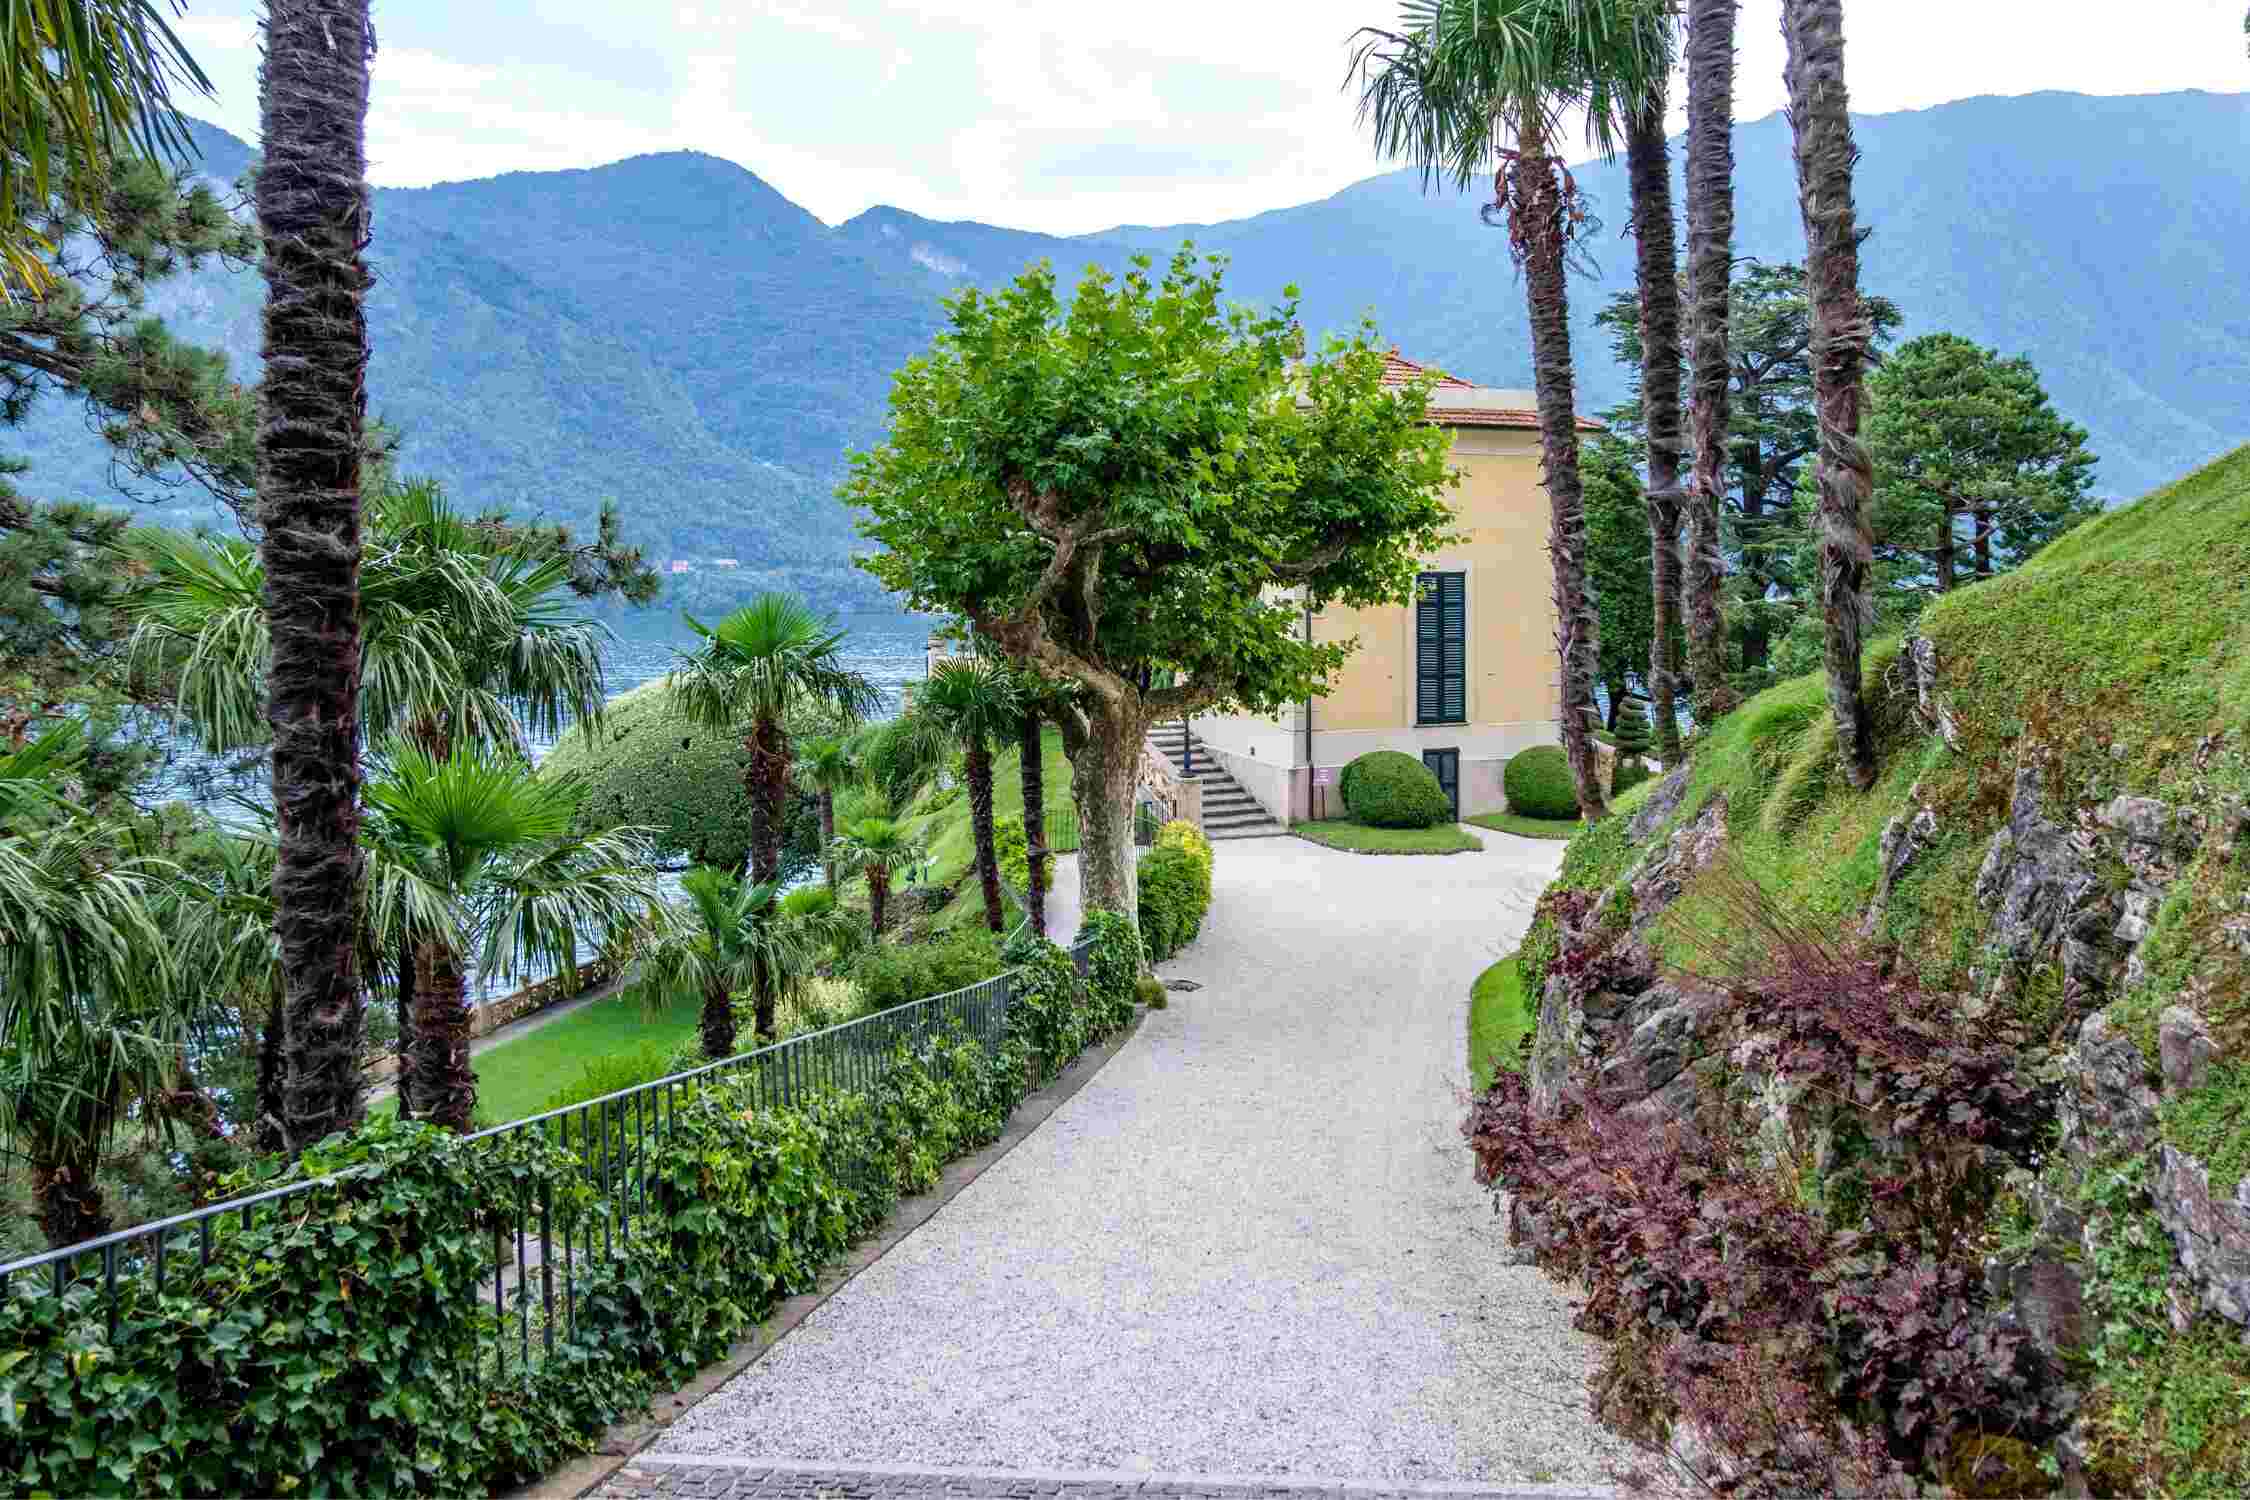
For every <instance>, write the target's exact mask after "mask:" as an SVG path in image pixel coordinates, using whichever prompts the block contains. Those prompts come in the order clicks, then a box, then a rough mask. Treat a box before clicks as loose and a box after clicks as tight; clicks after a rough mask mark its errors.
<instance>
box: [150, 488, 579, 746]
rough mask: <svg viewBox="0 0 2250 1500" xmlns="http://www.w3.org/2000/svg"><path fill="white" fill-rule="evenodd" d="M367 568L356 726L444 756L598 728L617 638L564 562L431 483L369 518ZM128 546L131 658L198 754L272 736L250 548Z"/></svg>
mask: <svg viewBox="0 0 2250 1500" xmlns="http://www.w3.org/2000/svg"><path fill="white" fill-rule="evenodd" d="M365 543H366V546H365V557H364V559H363V561H362V564H361V569H360V617H361V625H360V660H361V671H360V683H361V687H360V701H359V708H360V727H361V733H362V735H363V736H364V737H365V739H366V740H367V741H368V742H370V743H376V742H380V741H383V740H386V739H389V738H390V737H392V736H393V735H398V734H405V735H409V736H411V737H412V738H413V739H414V740H415V742H416V743H418V744H419V745H421V746H422V748H423V749H424V750H426V751H428V752H429V753H430V754H431V755H433V756H435V757H437V758H438V759H441V760H442V759H444V758H445V756H446V754H447V753H448V752H449V751H450V750H451V748H452V747H453V745H454V744H455V743H457V742H461V743H474V744H483V745H488V746H503V747H511V748H516V749H523V748H526V746H527V743H528V740H529V738H530V737H532V736H542V737H545V738H549V739H552V738H553V737H554V736H555V735H557V734H559V733H560V732H561V731H562V729H563V728H564V726H566V725H567V724H570V723H573V722H576V721H579V720H589V721H594V722H599V720H600V718H601V712H602V705H603V702H604V700H605V698H606V696H607V689H606V685H605V683H604V681H603V674H602V647H603V645H604V643H605V642H607V641H608V640H609V638H610V633H609V631H608V629H607V628H606V627H605V626H603V625H602V624H600V623H599V622H598V621H596V620H595V619H594V618H593V617H592V616H591V615H590V614H588V613H586V612H585V610H584V609H582V608H580V607H579V606H578V604H577V602H576V600H575V598H574V597H573V594H572V591H571V586H570V581H571V562H570V559H569V558H568V557H566V556H557V555H555V554H553V553H551V552H549V553H545V554H542V553H540V552H538V551H536V550H534V549H533V547H532V546H531V545H530V544H529V543H528V541H527V540H526V539H524V538H522V537H520V536H515V535H509V534H504V533H498V532H495V531H494V530H493V529H491V528H488V527H485V526H481V525H478V524H476V523H474V522H471V521H468V520H465V519H463V518H462V517H461V516H460V515H459V514H458V513H457V512H456V511H455V510H454V509H453V508H452V506H451V505H450V503H449V502H448V501H447V500H446V498H445V495H444V492H443V491H442V490H441V489H440V488H439V487H438V486H437V485H436V484H435V483H434V482H431V481H427V480H415V481H409V482H407V483H405V484H401V485H396V486H391V487H387V488H386V489H384V490H383V491H382V493H381V494H379V495H378V496H377V497H376V498H375V501H374V503H373V506H372V508H371V511H370V514H369V516H368V524H367V534H366V538H365ZM126 551H127V554H128V557H129V558H130V560H131V561H132V562H133V563H135V564H137V565H138V566H139V568H140V569H141V571H142V573H143V575H144V576H143V578H142V581H141V582H139V583H138V584H137V585H136V586H135V588H134V590H133V592H132V593H131V594H130V595H128V596H127V598H126V601H125V607H126V609H127V610H128V611H129V612H130V613H131V614H132V615H133V616H134V619H135V625H134V631H133V637H132V646H131V651H132V657H131V660H132V663H133V666H134V668H135V670H136V672H138V673H139V674H140V675H141V676H142V677H143V678H144V679H149V680H161V681H165V682H166V683H167V685H168V686H169V687H170V689H171V696H172V699H173V704H174V709H175V712H176V713H177V714H178V716H179V717H180V718H181V719H183V720H184V721H186V724H187V726H188V728H189V730H190V731H191V732H192V733H193V734H194V735H195V737H196V739H197V740H198V741H199V742H200V743H201V744H202V745H203V746H204V748H205V749H208V750H214V751H226V750H238V749H245V748H249V747H253V746H258V745H263V744H265V743H266V742H267V741H268V740H269V739H270V737H271V726H270V725H269V724H268V723H267V720H266V714H265V704H266V699H267V695H268V693H269V691H270V687H269V683H270V678H271V661H272V655H273V641H272V636H271V632H270V631H269V629H268V624H267V618H266V612H265V609H264V606H263V601H264V597H265V593H266V570H265V567H264V565H263V563H262V562H261V560H260V558H259V555H258V553H257V552H256V551H254V550H253V549H252V548H250V547H249V546H248V545H246V544H245V543H242V542H239V541H234V540H231V539H228V538H224V537H195V536H189V535H186V534H184V533H181V532H176V531H170V530H166V529H164V528H161V527H148V528H144V529H142V530H139V531H136V532H134V533H133V534H132V535H131V537H130V538H129V539H128V541H127V544H126Z"/></svg>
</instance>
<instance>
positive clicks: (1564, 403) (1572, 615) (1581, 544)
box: [1516, 111, 1609, 822]
mask: <svg viewBox="0 0 2250 1500" xmlns="http://www.w3.org/2000/svg"><path fill="white" fill-rule="evenodd" d="M1519 135H1520V137H1521V143H1522V160H1521V161H1520V163H1519V164H1518V166H1517V168H1516V174H1517V175H1516V193H1517V200H1518V206H1517V212H1518V213H1519V214H1521V215H1522V217H1523V220H1524V223H1525V226H1526V227H1525V229H1524V231H1523V233H1522V234H1521V235H1520V236H1519V241H1518V242H1519V243H1520V244H1521V246H1522V248H1523V257H1524V288H1525V295H1526V298H1527V300H1528V302H1529V305H1530V311H1531V368H1532V381H1533V384H1534V386H1535V387H1536V388H1537V390H1538V395H1539V440H1540V453H1541V458H1542V460H1543V464H1544V469H1545V476H1544V477H1545V483H1546V486H1547V504H1548V508H1549V512H1550V516H1551V521H1550V525H1549V535H1548V538H1547V551H1548V553H1549V555H1550V556H1552V557H1553V559H1554V565H1555V648H1556V651H1557V653H1558V655H1559V656H1560V658H1561V662H1562V737H1563V749H1564V750H1565V751H1566V752H1567V753H1568V755H1569V757H1570V776H1571V780H1572V782H1573V783H1574V784H1575V785H1576V787H1577V790H1578V808H1579V812H1580V813H1581V815H1582V816H1584V817H1585V818H1586V820H1587V821H1588V822H1593V821H1596V820H1598V819H1600V818H1602V817H1604V816H1605V815H1607V813H1608V812H1609V807H1608V805H1607V803H1606V802H1605V801H1604V799H1603V795H1602V782H1601V772H1600V767H1599V764H1598V762H1597V761H1596V758H1595V751H1594V716H1595V715H1596V714H1597V713H1598V712H1599V710H1598V709H1597V708H1596V707H1595V704H1594V682H1595V680H1596V678H1597V677H1598V676H1599V672H1600V665H1599V664H1600V661H1601V641H1600V635H1599V632H1600V628H1601V627H1600V623H1599V618H1598V616H1597V614H1596V612H1595V603H1594V585H1593V580H1592V579H1590V578H1589V577H1587V575H1586V499H1585V493H1584V491H1583V489H1582V487H1581V485H1580V482H1579V476H1578V412H1577V396H1576V392H1575V391H1574V389H1573V380H1572V370H1571V356H1570V305H1569V294H1568V292H1567V290H1566V289H1565V287H1564V283H1563V277H1564V265H1563V256H1564V249H1565V239H1566V236H1567V235H1568V233H1569V222H1568V208H1567V206H1566V205H1565V204H1564V202H1563V195H1562V183H1561V180H1560V175H1559V173H1558V170H1557V164H1556V163H1555V162H1554V161H1553V159H1552V158H1550V157H1549V156H1548V155H1547V141H1546V134H1545V130H1544V127H1543V124H1542V122H1541V121H1539V120H1538V119H1537V118H1536V116H1535V113H1534V112H1532V111H1526V112H1525V116H1524V120H1523V128H1522V129H1521V130H1520V131H1519Z"/></svg>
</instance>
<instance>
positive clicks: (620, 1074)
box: [538, 1036, 706, 1113]
mask: <svg viewBox="0 0 2250 1500" xmlns="http://www.w3.org/2000/svg"><path fill="white" fill-rule="evenodd" d="M687 1045H689V1046H691V1047H692V1048H693V1049H694V1054H695V1059H696V1061H695V1062H694V1063H693V1064H691V1065H690V1066H701V1065H702V1063H703V1062H704V1061H706V1059H705V1058H704V1056H703V1039H702V1038H701V1037H700V1036H697V1037H692V1038H690V1039H689V1041H688V1044H687ZM677 1050H678V1049H677V1048H671V1047H666V1046H664V1045H663V1044H662V1043H659V1042H649V1043H646V1044H645V1045H643V1046H640V1047H636V1048H634V1049H633V1050H632V1051H630V1052H610V1053H605V1054H604V1055H602V1056H600V1057H589V1058H587V1059H586V1061H585V1063H584V1065H582V1066H581V1067H580V1068H579V1070H578V1076H577V1077H576V1078H574V1079H572V1080H571V1081H570V1082H568V1083H566V1084H564V1085H563V1086H562V1087H561V1088H559V1089H556V1090H555V1091H554V1092H553V1093H552V1094H549V1095H548V1096H547V1102H546V1103H544V1104H542V1105H540V1106H539V1111H538V1112H540V1113H544V1112H546V1111H547V1110H550V1109H568V1108H569V1107H570V1106H571V1105H573V1104H584V1103H585V1102H586V1101H587V1100H589V1099H599V1098H601V1097H602V1095H604V1094H614V1093H617V1092H618V1091H620V1090H622V1089H630V1088H638V1087H640V1085H642V1084H644V1083H654V1082H655V1081H656V1080H657V1079H659V1078H662V1077H663V1076H664V1075H665V1074H667V1073H673V1072H677V1071H679V1070H678V1069H676V1068H675V1067H673V1065H672V1059H673V1054H674V1053H675V1052H676V1051H677Z"/></svg>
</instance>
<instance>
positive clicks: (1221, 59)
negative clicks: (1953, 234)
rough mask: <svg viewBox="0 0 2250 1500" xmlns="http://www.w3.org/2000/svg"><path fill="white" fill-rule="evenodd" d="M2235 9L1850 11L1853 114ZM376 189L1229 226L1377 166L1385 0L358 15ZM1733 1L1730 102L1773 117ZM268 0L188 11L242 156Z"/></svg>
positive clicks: (2146, 67)
mask: <svg viewBox="0 0 2250 1500" xmlns="http://www.w3.org/2000/svg"><path fill="white" fill-rule="evenodd" d="M2243 4H2244V0H2136V3H2134V4H2130V5H2126V6H2123V7H2120V6H2119V5H2117V4H2116V3H2115V0H1848V3H1847V5H1846V9H1845V16H1846V26H1847V33H1846V36H1847V52H1846V64H1847V67H1848V69H1849V75H1850V84H1851V94H1852V105H1853V107H1854V108H1855V109H1858V110H1861V111H1889V110H1900V109H1920V108H1924V107H1926V106H1928V105H1932V104H1940V103H1943V102H1945V101H1947V100H1950V99H1959V98H1964V97H1967V96H1970V95H1975V94H2022V93H2029V92H2033V91H2035V90H2040V89H2073V90H2078V91H2081V92H2085V93H2098V94H2139V93H2157V92H2163V91H2167V90H2173V89H2188V88H2200V89H2211V90H2221V91H2227V92H2239V91H2244V90H2250V60H2246V58H2245V56H2244V47H2243V33H2242V22H2243ZM374 8H375V24H376V29H377V36H378V39H379V42H380V49H381V50H380V51H379V53H378V54H377V56H376V59H375V102H374V110H373V115H372V118H371V119H370V121H369V127H368V133H369V154H370V157H371V159H372V175H373V177H374V180H375V181H376V182H378V183H381V184H385V185H391V186H420V185H424V184H428V183H431V182H438V181H446V180H452V179H458V178H465V177H486V176H491V175H493V174H495V173H499V172H508V171H518V170H545V169H553V168H560V167H583V166H594V165H598V164H600V163H603V162H609V161H615V160H617V159H618V158H620V157H624V156H632V155H637V154H639V153H642V152H648V151H667V150H678V149H692V150H697V151H707V152H710V153H712V154H714V155H717V156H723V157H726V158H728V159H730V160H732V161H736V162H739V163H741V164H742V165H743V166H745V167H748V168H749V169H750V170H751V171H753V172H756V173H757V174H758V175H759V176H761V177H763V178H765V179H766V180H767V181H768V182H770V183H772V184H773V185H774V186H775V187H777V188H779V189H780V190H781V191H782V192H784V193H786V194H787V195H788V196H789V197H791V198H793V199H795V200H796V201H797V202H798V203H801V204H803V205H804V206H805V207H807V208H809V209H811V210H812V211H813V212H814V213H815V214H817V215H819V216H820V217H821V218H823V219H825V220H828V221H829V222H831V223H835V222H839V221H841V220H843V219H846V218H849V217H850V216H852V215H853V214H856V213H858V212H859V211H860V210H862V209H865V208H868V207H870V206H871V205H874V204H877V203H888V204H893V205H895V206H898V207H901V208H905V209H909V210H911V211H913V212H916V213H920V214H926V215H929V216H930V217H933V218H942V219H964V218H967V219H982V220H985V221H988V222H992V223H999V224H1006V225H1009V226H1012V227H1016V228H1025V229H1042V230H1047V231H1050V232H1055V233H1077V232H1082V231H1087V230H1093V229H1100V228H1105V227H1107V226H1109V225H1112V224H1119V223H1180V222H1186V221H1208V220H1213V219H1222V218H1234V217H1238V216H1240V215H1243V214H1248V213H1255V212H1258V211H1260V210H1263V209H1268V208H1279V207H1283V206H1286V205H1289V204H1294V203H1302V202H1305V201H1307V200H1310V199H1314V198H1319V197H1323V196H1325V195H1327V194H1329V193H1332V192H1335V191H1336V190H1337V189H1339V188H1342V187H1344V186H1346V185H1347V184H1349V183H1352V182H1355V181H1358V180H1359V179H1360V178H1363V177H1366V176H1368V175H1370V174H1372V173H1374V172H1376V171H1380V170H1382V168H1383V167H1384V165H1385V163H1383V162H1382V161H1380V160H1379V159H1378V158H1377V157H1376V156H1375V154H1374V152H1373V151H1372V150H1370V149H1369V148H1368V146H1367V145H1366V144H1365V142H1364V141H1363V140H1362V139H1361V138H1360V136H1359V134H1358V132H1357V130H1356V128H1355V123H1354V119H1353V107H1352V98H1351V96H1350V95H1349V94H1347V93H1346V92H1344V90H1343V83H1344V74H1345V67H1346V61H1347V58H1348V55H1349V50H1350V49H1349V45H1348V40H1349V37H1350V34H1351V32H1352V30H1353V28H1354V27H1355V26H1358V25H1362V24H1366V23H1376V24H1382V23H1386V22H1388V21H1390V20H1391V19H1392V18H1393V17H1394V16H1395V14H1396V5H1395V0H1129V3H1124V4H1091V5H1068V4H1064V5H1058V4H1055V3H1054V0H695V3H685V4H663V3H657V0H375V7H374ZM1779 9H1780V0H1743V4H1742V13H1741V21H1740V37H1741V59H1740V71H1739V76H1738V81H1737V96H1736V110H1737V113H1738V114H1739V115H1740V116H1741V117H1743V118H1746V119H1747V118H1754V117H1756V116H1760V115H1764V114H1767V113H1769V112H1771V111H1772V110H1774V109H1777V108H1779V107H1780V105H1781V102H1782V87H1781V76H1780V75H1781V39H1780V34H1779V31H1778V29H1777V19H1776V18H1777V16H1778V14H1779ZM258 14H259V5H258V3H257V0H188V13H187V17H186V19H185V20H184V21H183V22H182V23H181V31H182V33H183V36H184V37H185V39H186V40H187V41H188V44H189V46H190V49H191V50H192V51H193V52H194V53H195V55H196V56H197V58H198V59H199V60H200V61H201V62H202V63H203V65H204V67H205V69H206V71H208V72H209V73H210V75H211V77H212V80H213V82H214V83H215V84H216V85H217V89H218V96H217V98H216V99H214V100H208V101H195V102H193V103H191V104H190V106H189V110H190V113H195V114H200V115H203V116H205V117H207V118H211V119H214V120H215V121H216V122H217V123H219V124H221V125H224V126H226V127H227V128H228V129H230V130H232V131H234V132H235V133H236V134H238V135H241V136H243V137H244V138H245V139H249V140H252V141H255V139H256V135H257V123H258V97H257V63H258V56H257V45H258V37H257V26H256V18H257V16H258Z"/></svg>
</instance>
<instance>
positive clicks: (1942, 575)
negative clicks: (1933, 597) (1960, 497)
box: [1935, 500, 1960, 594]
mask: <svg viewBox="0 0 2250 1500" xmlns="http://www.w3.org/2000/svg"><path fill="white" fill-rule="evenodd" d="M1938 503H1939V505H1940V506H1941V507H1943V508H1942V510H1941V512H1940V514H1939V516H1938V532H1937V551H1936V553H1935V561H1936V563H1937V587H1938V592H1939V593H1941V594H1949V593H1951V592H1952V591H1953V574H1954V568H1955V561H1954V559H1955V556H1956V547H1955V541H1954V536H1953V523H1954V521H1955V520H1956V519H1957V518H1958V517H1959V515H1960V512H1958V511H1956V510H1955V509H1954V508H1953V502H1952V501H1951V500H1941V501H1939V502H1938Z"/></svg>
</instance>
